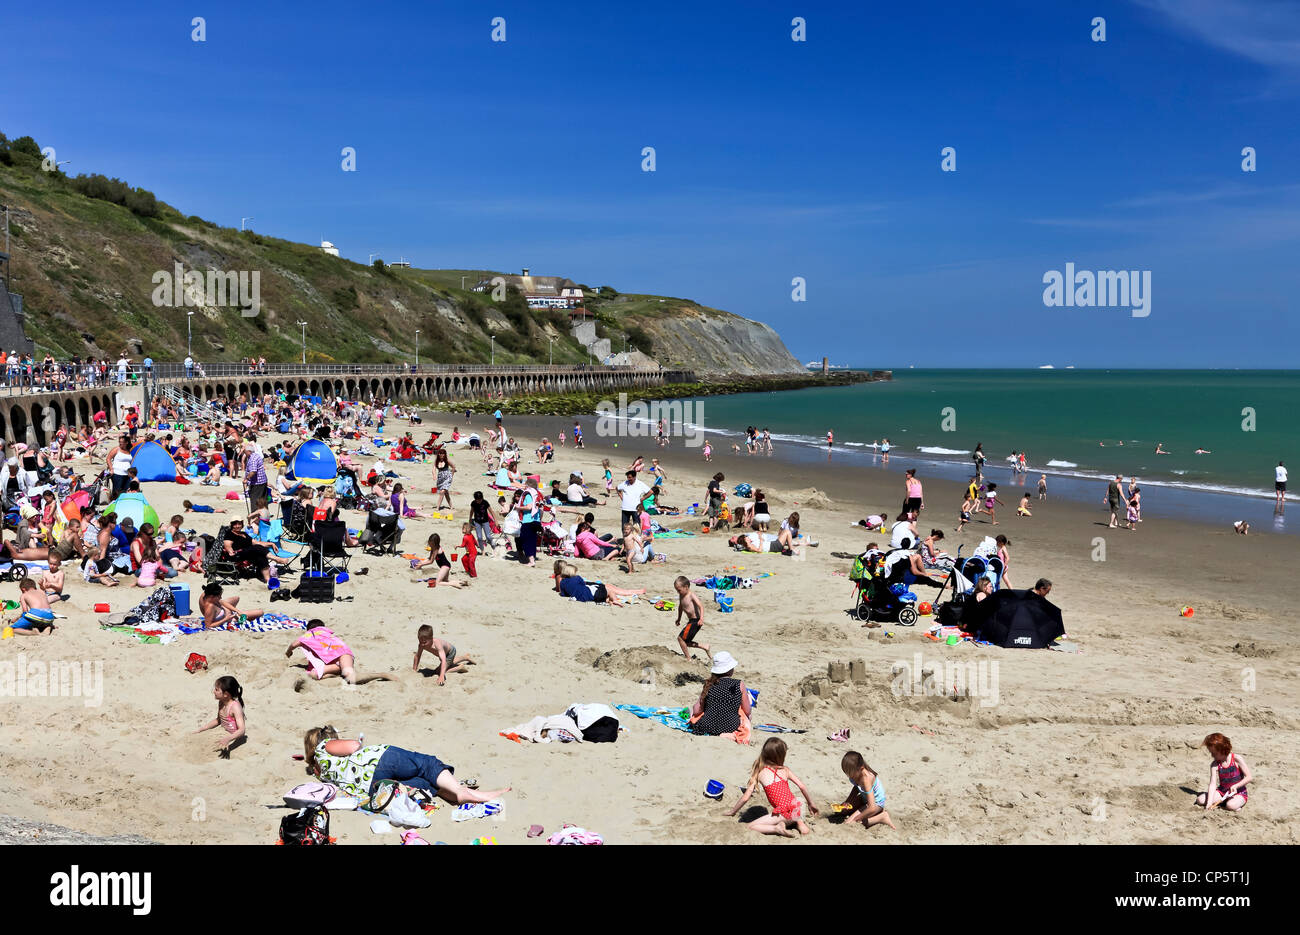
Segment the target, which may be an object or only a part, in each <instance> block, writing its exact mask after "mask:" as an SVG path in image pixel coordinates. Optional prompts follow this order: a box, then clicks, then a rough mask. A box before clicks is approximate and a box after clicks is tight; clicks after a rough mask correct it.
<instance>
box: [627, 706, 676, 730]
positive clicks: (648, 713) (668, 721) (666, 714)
mask: <svg viewBox="0 0 1300 935" xmlns="http://www.w3.org/2000/svg"><path fill="white" fill-rule="evenodd" d="M614 707H615V708H618V710H620V711H626V712H628V713H629V714H635V715H636V716H637V717H640V718H646V719H648V720H651V721H658V722H659V723H660V724H662V725H664V726H665V727H671V728H672V729H673V730H680V731H685V732H686V733H688V734H689V733H690V732H691V725H690V723H689V720H688V719H689V718H690V716H691V711H690V708H654V707H647V706H646V705H639V704H616V705H614Z"/></svg>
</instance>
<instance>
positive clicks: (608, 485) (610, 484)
mask: <svg viewBox="0 0 1300 935" xmlns="http://www.w3.org/2000/svg"><path fill="white" fill-rule="evenodd" d="M600 466H601V467H602V468H604V469H605V497H606V498H607V499H608V498H609V497H611V496H613V493H614V474H613V472H612V471H610V469H609V458H604V459H603V460H601V462H600Z"/></svg>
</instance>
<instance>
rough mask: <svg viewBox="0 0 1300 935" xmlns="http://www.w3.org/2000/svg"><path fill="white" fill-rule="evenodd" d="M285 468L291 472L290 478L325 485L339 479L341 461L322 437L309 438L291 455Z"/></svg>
mask: <svg viewBox="0 0 1300 935" xmlns="http://www.w3.org/2000/svg"><path fill="white" fill-rule="evenodd" d="M285 470H287V471H288V472H289V474H288V476H289V479H290V480H296V481H302V482H303V483H304V484H310V485H312V486H323V485H325V484H332V483H334V481H335V480H337V479H338V476H339V462H338V459H337V458H336V457H334V452H333V451H331V450H330V446H329V445H327V444H325V443H324V442H323V441H321V440H320V439H317V438H309V439H307V441H305V442H303V443H302V444H301V445H299V446H298V447H297V448H296V449H294V452H293V454H291V455H289V460H288V461H287V462H286V467H285Z"/></svg>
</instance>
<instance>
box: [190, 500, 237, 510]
mask: <svg viewBox="0 0 1300 935" xmlns="http://www.w3.org/2000/svg"><path fill="white" fill-rule="evenodd" d="M181 505H182V506H183V507H185V512H186V513H224V512H226V510H225V508H224V507H213V506H208V505H207V504H206V503H191V502H190V501H188V500H183V501H181Z"/></svg>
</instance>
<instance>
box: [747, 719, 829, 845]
mask: <svg viewBox="0 0 1300 935" xmlns="http://www.w3.org/2000/svg"><path fill="white" fill-rule="evenodd" d="M785 753H786V746H785V741H784V740H782V739H781V738H780V737H769V738H768V739H767V742H766V743H764V744H763V749H762V750H761V751H760V752H759V754H758V759H757V760H755V761H754V768H753V770H751V771H750V774H749V783H748V785H746V786H745V791H744V794H742V795H741V797H740V801H739V802H737V803H736V804H735V806H734V807H733V808H732V809H731V811H729V812H728V813H727V814H728V815H735V814H736V813H737V812H739V811H740V809H741V807H742V806H743V805H744V804H745V803H746V802H747V801H749V797H750V796H751V795H753V794H754V786H755V785H757V784H761V785H762V786H763V792H765V793H766V794H767V801H768V804H769V805H771V806H772V812H771V814H769V815H764V816H763V817H762V818H756V819H755V820H754V821H751V822H750V823H749V827H750V828H752V829H753V830H755V831H757V832H758V833H759V834H779V835H782V836H783V837H787V838H792V837H795V834H794V832H793V831H791V830H790V829H791V828H792V827H794V828H798V829H799V833H800V834H812V829H811V828H809V827H808V825H807V823H806V822H804V820H803V803H801V802H800V801H799V800H798V799H796V798H795V797H794V793H793V792H791V791H790V783H794V784H795V785H796V786H797V787H798V788H799V791H800V793H802V794H803V797H804V799H806V800H807V802H808V811H809V812H811V813H812V814H814V815H816V814H818V810H817V806H816V805H813V801H812V797H811V796H809V795H808V788H807V787H806V786H805V785H804V784H803V783H802V782H800V781H799V777H798V776H796V775H795V774H794V773H792V772H790V770H789V769H788V768H787V767H786V765H785Z"/></svg>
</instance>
